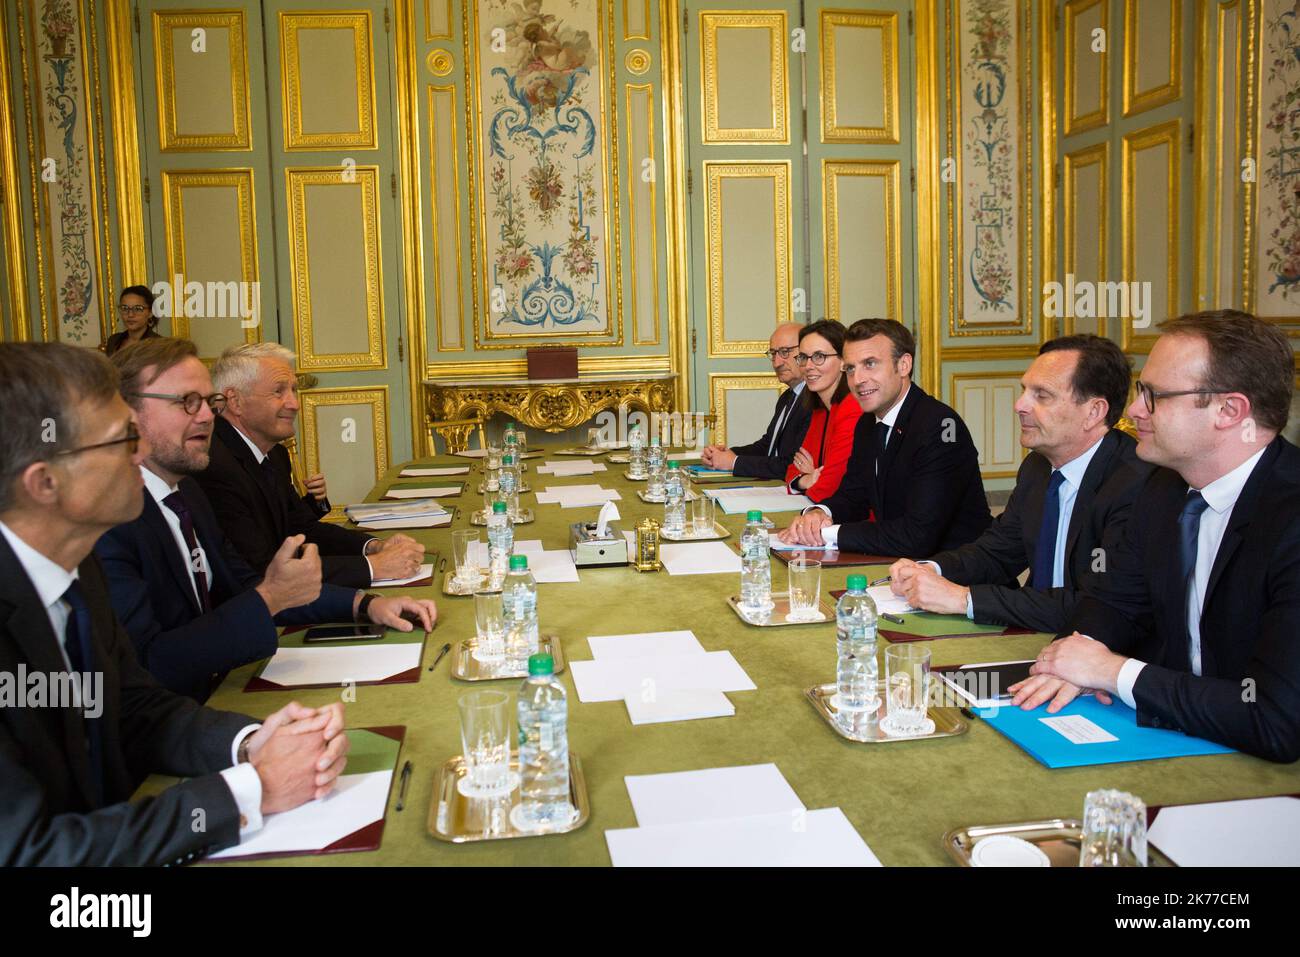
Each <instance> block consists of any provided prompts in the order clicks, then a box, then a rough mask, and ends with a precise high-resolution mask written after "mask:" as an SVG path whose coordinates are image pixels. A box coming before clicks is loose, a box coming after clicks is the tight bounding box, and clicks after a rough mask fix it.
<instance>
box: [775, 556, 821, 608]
mask: <svg viewBox="0 0 1300 957" xmlns="http://www.w3.org/2000/svg"><path fill="white" fill-rule="evenodd" d="M786 569H787V571H788V572H789V575H790V613H789V614H788V615H786V616H785V620H786V621H821V620H822V618H823V617H825V616H824V615H822V613H821V611H820V610H818V608H817V605H818V602H819V600H820V599H821V593H822V563H821V562H818V561H812V560H811V559H807V558H804V557H802V556H800V557H799V558H792V559H790V562H789V564H787V565H786Z"/></svg>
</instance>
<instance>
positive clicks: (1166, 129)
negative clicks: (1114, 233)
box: [1120, 119, 1182, 353]
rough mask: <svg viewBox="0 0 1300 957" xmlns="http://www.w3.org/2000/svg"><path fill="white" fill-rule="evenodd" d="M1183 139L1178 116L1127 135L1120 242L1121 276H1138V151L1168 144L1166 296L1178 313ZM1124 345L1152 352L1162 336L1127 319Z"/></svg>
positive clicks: (1127, 278) (1170, 310)
mask: <svg viewBox="0 0 1300 957" xmlns="http://www.w3.org/2000/svg"><path fill="white" fill-rule="evenodd" d="M1181 143H1182V120H1180V119H1174V120H1169V121H1167V122H1164V123H1158V124H1156V125H1155V126H1149V127H1147V128H1145V129H1141V130H1136V131H1134V132H1132V133H1128V134H1126V135H1125V136H1124V144H1123V145H1124V150H1123V154H1124V155H1123V166H1122V179H1121V187H1122V193H1121V196H1120V237H1121V238H1120V243H1121V250H1122V251H1121V257H1122V262H1121V276H1120V278H1121V279H1122V280H1123V281H1124V282H1132V281H1134V280H1135V277H1134V270H1135V268H1136V263H1135V259H1136V252H1137V250H1136V249H1135V246H1134V244H1135V241H1136V239H1137V232H1136V228H1135V220H1136V217H1137V194H1136V190H1135V187H1134V177H1135V175H1136V165H1137V154H1138V153H1141V152H1143V151H1145V150H1149V149H1154V148H1157V147H1159V146H1166V147H1167V148H1168V160H1167V161H1166V162H1167V172H1166V176H1167V181H1168V183H1169V192H1168V196H1167V199H1168V203H1169V216H1168V218H1167V220H1166V244H1167V246H1166V250H1167V251H1166V257H1167V260H1168V267H1167V270H1168V273H1167V276H1166V282H1167V283H1168V293H1167V297H1166V303H1167V307H1166V308H1167V311H1168V313H1169V315H1171V316H1176V315H1178V312H1179V308H1178V300H1179V289H1178V240H1179V232H1178V220H1179V206H1180V205H1181V204H1182V181H1181V180H1180V179H1179V176H1180V175H1181V174H1180V169H1181V157H1180V155H1179V146H1180V145H1181ZM1157 321H1159V318H1158V317H1155V316H1153V317H1152V326H1153V327H1154V325H1155V323H1156V322H1157ZM1120 338H1121V341H1120V345H1121V347H1122V348H1123V349H1124V351H1125V352H1143V353H1145V352H1150V351H1151V346H1152V344H1153V343H1154V342H1155V341H1156V339H1157V338H1158V336H1157V335H1155V334H1152V333H1135V332H1134V331H1133V328H1132V323H1130V322H1124V323H1123V324H1122V326H1121V337H1120Z"/></svg>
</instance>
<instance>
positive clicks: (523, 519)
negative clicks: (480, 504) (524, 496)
mask: <svg viewBox="0 0 1300 957" xmlns="http://www.w3.org/2000/svg"><path fill="white" fill-rule="evenodd" d="M536 517H537V516H536V515H534V514H533V510H532V509H531V508H521V509H520V510H519V517H518V518H517V519H515V524H516V525H527V524H528V523H529V522H531V521H532V520H533V519H535V518H536ZM469 523H470V524H471V525H487V518H486V516H485V515H484V512H483V509H481V508H480V509H479V510H478V511H477V512H473V513H472V514H471V515H470V517H469Z"/></svg>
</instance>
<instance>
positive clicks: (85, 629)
mask: <svg viewBox="0 0 1300 957" xmlns="http://www.w3.org/2000/svg"><path fill="white" fill-rule="evenodd" d="M63 600H64V601H66V602H67V603H68V605H69V606H70V607H71V609H72V613H71V614H70V615H68V624H67V627H66V628H65V629H64V640H63V646H64V649H65V650H66V651H67V653H68V663H69V664H70V665H71V666H72V670H73V672H77V673H81V674H87V675H89V674H91V673H93V672H94V670H95V655H94V652H93V651H92V650H91V647H90V608H89V607H88V606H87V605H86V599H85V596H83V595H82V593H81V583H80V582H78V581H75V580H74V581H73V582H72V584H71V585H69V586H68V590H67V591H65V592H64V593H63ZM81 687H82V688H85V687H86V685H85V683H84V682H83V683H82V685H81ZM83 704H86V702H83ZM85 727H86V741H87V743H88V744H89V746H90V747H89V757H90V779H91V783H92V784H93V786H94V789H95V807H103V806H104V758H103V742H102V741H101V739H100V728H99V719H98V718H86V719H85Z"/></svg>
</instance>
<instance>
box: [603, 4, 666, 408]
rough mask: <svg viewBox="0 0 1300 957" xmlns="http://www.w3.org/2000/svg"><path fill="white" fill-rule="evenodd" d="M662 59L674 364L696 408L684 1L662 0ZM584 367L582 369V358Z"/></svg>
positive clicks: (660, 47)
mask: <svg viewBox="0 0 1300 957" xmlns="http://www.w3.org/2000/svg"><path fill="white" fill-rule="evenodd" d="M659 12H660V27H659V63H660V68H661V69H662V70H664V71H666V72H665V73H664V76H665V77H667V79H666V81H665V83H664V86H663V92H664V103H663V117H664V156H665V162H664V228H665V233H666V246H667V250H666V257H667V273H668V275H667V280H668V282H667V285H668V307H667V314H668V315H667V319H668V357H667V358H668V364H669V367H670V368H673V369H678V370H681V372H682V374H681V375H679V376H678V377H677V378H676V379H675V380H674V386H673V395H674V401H675V403H676V407H677V408H679V409H689V408H691V383H690V378H691V377H690V375H688V374H687V371H688V370H689V369H690V363H691V353H690V333H691V331H690V326H689V324H690V315H691V312H690V290H689V289H688V288H687V284H686V276H687V267H686V255H687V252H686V250H687V245H686V229H687V227H686V215H687V209H688V207H687V195H686V173H687V164H686V144H687V142H688V140H687V134H686V127H685V123H686V120H685V110H686V107H685V106H684V104H683V102H682V97H683V94H684V92H685V91H684V90H683V88H682V82H681V78H682V76H683V75H684V71H683V67H682V55H683V53H684V52H685V51H684V41H683V39H682V35H681V33H680V32H679V31H681V30H682V29H683V20H682V10H681V6H680V3H679V0H660V3H659ZM578 368H579V369H581V368H582V362H581V360H579V363H578Z"/></svg>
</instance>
